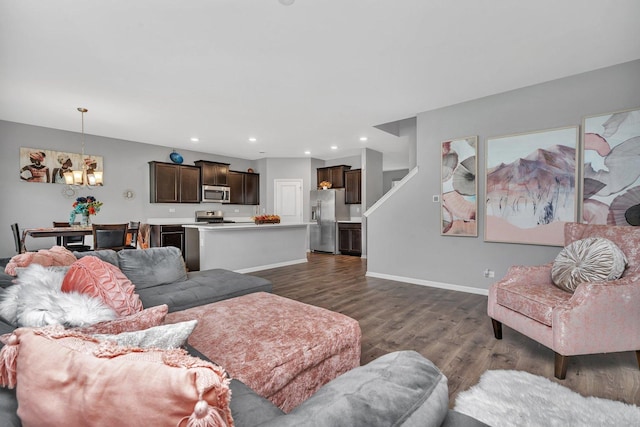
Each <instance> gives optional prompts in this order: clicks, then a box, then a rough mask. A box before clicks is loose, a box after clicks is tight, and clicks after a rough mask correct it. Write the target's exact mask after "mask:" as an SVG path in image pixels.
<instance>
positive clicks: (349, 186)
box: [344, 169, 362, 205]
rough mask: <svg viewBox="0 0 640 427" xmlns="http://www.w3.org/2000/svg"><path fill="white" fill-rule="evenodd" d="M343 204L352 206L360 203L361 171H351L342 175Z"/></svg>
mask: <svg viewBox="0 0 640 427" xmlns="http://www.w3.org/2000/svg"><path fill="white" fill-rule="evenodd" d="M344 202H345V203H346V204H352V205H354V204H355V205H358V204H360V203H362V170H361V169H352V170H349V171H346V172H345V173H344Z"/></svg>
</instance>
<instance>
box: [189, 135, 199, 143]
mask: <svg viewBox="0 0 640 427" xmlns="http://www.w3.org/2000/svg"><path fill="white" fill-rule="evenodd" d="M191 142H200V138H196V137H195V136H194V137H193V138H191Z"/></svg>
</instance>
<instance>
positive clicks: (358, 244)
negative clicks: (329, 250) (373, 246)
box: [338, 222, 362, 256]
mask: <svg viewBox="0 0 640 427" xmlns="http://www.w3.org/2000/svg"><path fill="white" fill-rule="evenodd" d="M338 250H339V251H340V253H342V254H343V255H356V256H360V255H362V225H361V224H358V223H342V222H339V223H338Z"/></svg>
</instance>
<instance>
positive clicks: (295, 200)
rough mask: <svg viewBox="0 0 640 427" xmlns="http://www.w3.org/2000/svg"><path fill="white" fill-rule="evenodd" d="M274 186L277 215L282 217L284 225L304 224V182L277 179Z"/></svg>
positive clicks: (281, 220)
mask: <svg viewBox="0 0 640 427" xmlns="http://www.w3.org/2000/svg"><path fill="white" fill-rule="evenodd" d="M274 185H275V190H274V193H275V205H274V206H275V213H276V215H280V222H281V223H284V224H292V223H301V222H303V221H302V219H303V213H302V206H303V205H302V203H303V200H302V180H301V179H276V180H274Z"/></svg>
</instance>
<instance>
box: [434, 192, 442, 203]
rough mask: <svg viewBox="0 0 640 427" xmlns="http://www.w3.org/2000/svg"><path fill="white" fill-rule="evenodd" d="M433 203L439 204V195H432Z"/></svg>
mask: <svg viewBox="0 0 640 427" xmlns="http://www.w3.org/2000/svg"><path fill="white" fill-rule="evenodd" d="M433 203H440V195H439V194H434V195H433Z"/></svg>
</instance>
